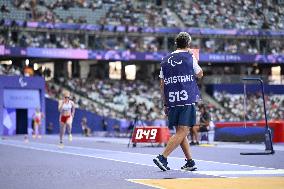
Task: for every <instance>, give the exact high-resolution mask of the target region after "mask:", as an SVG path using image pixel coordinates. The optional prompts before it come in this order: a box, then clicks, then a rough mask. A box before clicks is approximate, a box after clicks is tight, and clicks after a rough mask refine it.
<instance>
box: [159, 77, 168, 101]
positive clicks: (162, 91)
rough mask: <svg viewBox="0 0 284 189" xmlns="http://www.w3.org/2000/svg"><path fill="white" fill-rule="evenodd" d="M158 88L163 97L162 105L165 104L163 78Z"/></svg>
mask: <svg viewBox="0 0 284 189" xmlns="http://www.w3.org/2000/svg"><path fill="white" fill-rule="evenodd" d="M160 89H161V94H162V97H163V103H164V106H167V103H166V99H165V94H164V79H161V80H160Z"/></svg>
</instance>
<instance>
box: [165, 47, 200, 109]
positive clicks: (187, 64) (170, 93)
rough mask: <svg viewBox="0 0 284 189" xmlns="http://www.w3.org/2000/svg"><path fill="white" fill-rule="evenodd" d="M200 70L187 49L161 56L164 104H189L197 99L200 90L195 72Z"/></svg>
mask: <svg viewBox="0 0 284 189" xmlns="http://www.w3.org/2000/svg"><path fill="white" fill-rule="evenodd" d="M196 67H198V68H196ZM197 70H198V71H197ZM200 70H201V68H200V67H199V66H198V65H197V60H196V59H195V58H193V55H192V54H191V53H189V52H188V51H175V52H173V53H171V54H169V55H168V56H166V57H164V58H163V60H162V62H161V75H162V76H161V75H160V77H161V78H162V79H163V80H164V95H165V104H166V105H167V106H168V107H171V106H184V105H191V104H193V103H195V102H197V101H198V99H199V96H200V92H199V89H198V86H197V83H196V78H195V74H197V73H198V72H199V71H200ZM196 72H197V73H196Z"/></svg>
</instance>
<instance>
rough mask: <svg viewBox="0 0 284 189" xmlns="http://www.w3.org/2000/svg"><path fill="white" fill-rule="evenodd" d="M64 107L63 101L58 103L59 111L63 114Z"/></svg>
mask: <svg viewBox="0 0 284 189" xmlns="http://www.w3.org/2000/svg"><path fill="white" fill-rule="evenodd" d="M62 106H63V101H60V100H59V102H58V111H59V112H61V111H62Z"/></svg>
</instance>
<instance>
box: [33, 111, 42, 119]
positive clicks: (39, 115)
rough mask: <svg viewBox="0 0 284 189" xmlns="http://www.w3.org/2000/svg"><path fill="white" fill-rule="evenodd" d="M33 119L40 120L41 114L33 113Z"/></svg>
mask: <svg viewBox="0 0 284 189" xmlns="http://www.w3.org/2000/svg"><path fill="white" fill-rule="evenodd" d="M34 118H35V119H39V120H41V112H35V114H34Z"/></svg>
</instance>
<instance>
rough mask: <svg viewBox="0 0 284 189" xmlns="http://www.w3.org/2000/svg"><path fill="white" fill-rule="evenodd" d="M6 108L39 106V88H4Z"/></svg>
mask: <svg viewBox="0 0 284 189" xmlns="http://www.w3.org/2000/svg"><path fill="white" fill-rule="evenodd" d="M4 107H5V108H19V109H20V108H23V109H27V108H39V107H41V106H40V94H39V90H27V89H4Z"/></svg>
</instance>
